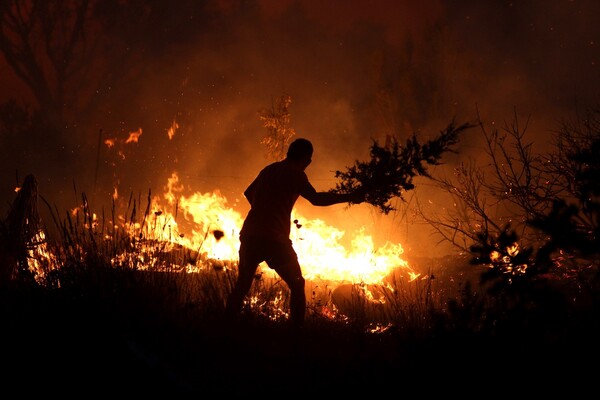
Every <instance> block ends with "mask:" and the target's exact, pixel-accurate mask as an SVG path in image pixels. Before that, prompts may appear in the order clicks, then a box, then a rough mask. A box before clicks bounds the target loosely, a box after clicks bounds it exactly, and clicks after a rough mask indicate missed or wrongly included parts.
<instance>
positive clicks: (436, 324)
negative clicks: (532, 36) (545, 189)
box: [0, 196, 599, 395]
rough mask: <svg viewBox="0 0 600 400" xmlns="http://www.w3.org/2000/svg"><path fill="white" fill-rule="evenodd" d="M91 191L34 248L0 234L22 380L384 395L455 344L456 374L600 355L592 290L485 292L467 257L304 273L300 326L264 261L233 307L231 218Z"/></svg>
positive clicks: (431, 366)
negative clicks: (204, 217) (193, 237)
mask: <svg viewBox="0 0 600 400" xmlns="http://www.w3.org/2000/svg"><path fill="white" fill-rule="evenodd" d="M82 200H83V201H82V206H81V207H80V208H77V209H76V210H73V211H72V212H69V213H67V216H66V217H65V218H64V219H61V218H59V217H58V213H56V212H55V213H53V222H54V223H55V224H56V227H57V228H58V229H57V230H56V231H57V232H58V233H59V234H58V235H55V236H53V235H45V236H44V237H43V240H42V241H40V240H39V239H40V236H37V235H33V236H31V235H29V236H26V237H25V236H23V237H22V239H23V241H22V242H21V246H20V247H19V249H24V248H25V249H27V252H26V253H23V252H21V253H16V252H12V253H11V251H13V249H11V247H10V246H6V245H4V244H5V243H14V240H13V241H12V242H8V241H7V236H3V237H2V240H3V245H4V246H3V247H2V249H3V251H4V252H5V254H7V255H10V256H11V257H3V260H4V261H3V263H4V264H3V271H8V270H9V268H13V270H12V271H11V274H10V275H12V276H13V278H12V279H5V280H4V281H3V282H2V292H1V296H2V297H1V299H0V300H1V301H0V305H1V306H0V307H1V308H0V319H1V320H2V321H3V323H4V326H5V327H6V328H5V329H4V330H3V337H2V344H3V354H4V355H5V357H4V362H5V363H6V365H8V366H10V371H12V372H11V373H10V374H9V377H10V380H11V381H12V382H13V384H14V385H19V384H27V383H28V382H29V380H30V379H34V380H35V381H36V382H37V384H36V387H37V388H40V391H41V392H44V393H48V391H52V388H57V382H63V383H62V384H61V385H59V386H60V389H59V390H57V391H58V392H60V393H68V392H73V393H78V392H79V390H81V389H82V388H83V389H87V390H90V389H91V388H93V390H94V391H96V392H97V393H105V394H110V393H114V391H115V390H117V388H118V390H121V392H122V393H131V394H137V395H139V394H157V393H168V394H186V395H189V394H207V393H212V394H220V395H227V394H229V395H241V394H256V395H260V394H274V393H278V392H279V391H281V390H289V389H290V388H291V387H292V383H290V379H291V378H290V374H291V375H292V376H294V377H295V379H297V380H298V385H299V386H297V387H295V390H296V391H297V393H299V394H300V393H302V394H306V395H311V394H321V395H323V394H328V395H329V394H337V395H339V394H365V393H370V394H377V393H380V392H381V393H387V390H388V388H389V387H390V384H391V383H390V382H397V381H398V380H402V379H405V380H409V381H414V380H415V379H422V380H427V379H429V378H431V376H432V374H434V373H438V372H442V371H444V372H445V373H449V374H452V373H453V368H454V367H453V366H452V364H453V363H454V362H455V360H457V359H460V360H463V361H464V362H465V364H464V365H463V367H462V368H463V370H461V373H464V374H467V373H470V374H476V375H472V376H480V375H481V376H483V374H482V371H483V370H482V368H481V366H482V365H485V369H486V373H490V374H492V373H493V372H494V371H495V372H499V370H500V368H499V365H502V363H503V362H508V361H510V362H524V361H526V362H530V363H531V364H532V365H534V364H535V366H536V367H540V366H544V367H547V366H549V365H552V363H553V362H552V360H553V359H554V357H559V356H563V357H567V359H569V360H573V359H574V356H573V354H575V353H573V351H574V350H575V351H582V350H583V349H584V348H586V346H588V345H590V344H593V346H590V347H588V348H586V351H587V352H588V354H589V353H591V354H597V350H598V348H597V346H595V342H596V341H595V334H597V333H598V332H599V329H598V328H599V326H598V322H597V321H599V319H598V318H596V317H597V316H598V312H597V307H596V304H597V301H594V300H593V299H592V301H590V303H589V304H588V305H586V306H584V307H580V308H578V309H577V311H575V310H574V308H575V307H571V306H572V305H573V302H570V301H566V302H565V301H564V300H565V299H564V298H563V297H562V296H561V292H560V290H557V291H552V293H549V294H548V295H547V296H545V297H539V298H532V297H529V298H527V303H518V302H517V304H509V302H507V301H504V300H507V298H500V297H498V298H492V299H490V298H489V297H488V296H486V293H485V291H484V289H483V288H482V287H480V286H479V284H478V282H479V281H478V277H479V275H480V273H481V272H482V271H481V270H477V269H476V268H478V267H474V266H472V265H469V263H468V260H467V259H466V258H464V257H448V258H444V259H420V260H411V262H410V265H411V266H412V268H410V269H408V268H395V269H393V270H391V272H390V273H389V274H388V275H387V276H385V278H384V279H382V280H381V281H379V282H373V283H366V282H339V281H331V280H327V279H321V278H315V279H311V280H307V285H306V290H307V299H308V310H307V313H308V315H307V324H306V327H305V328H304V331H303V332H296V331H290V330H289V328H288V326H287V324H286V321H287V318H288V314H287V310H288V302H289V293H288V291H287V288H286V286H285V285H284V284H283V283H282V282H281V281H280V280H279V279H278V278H277V276H274V275H273V274H271V273H270V272H269V270H268V269H264V268H263V269H261V270H260V272H259V273H258V274H257V276H256V280H255V284H254V285H253V288H252V291H251V293H250V300H249V301H248V302H247V303H246V304H245V308H244V310H243V313H242V318H241V319H240V320H239V321H236V322H231V321H227V320H225V318H224V312H223V311H224V310H223V308H224V303H225V298H226V295H227V293H228V292H229V290H230V289H231V287H232V284H233V281H234V278H235V273H236V264H235V260H228V259H218V258H215V257H213V256H211V254H210V252H209V251H208V248H206V247H205V245H206V244H207V243H208V240H209V239H210V240H212V239H215V240H217V241H218V238H217V236H221V237H222V235H221V233H222V232H223V231H221V230H219V229H216V228H214V225H210V224H209V225H208V226H209V227H210V226H213V228H206V229H205V230H204V234H203V238H204V239H203V240H204V242H200V243H199V244H197V245H195V246H193V247H189V246H186V245H184V244H182V243H179V242H177V241H176V240H173V239H174V238H180V236H179V234H178V231H177V229H175V228H176V226H177V225H176V223H175V221H174V218H175V217H172V216H166V213H164V212H161V211H159V210H157V209H154V208H153V206H152V200H151V198H150V196H148V199H147V200H148V205H147V206H146V207H145V212H144V213H142V214H141V215H140V214H139V213H138V212H137V211H136V210H137V208H138V205H139V204H140V203H139V201H133V200H131V201H130V202H129V204H128V207H127V209H126V210H125V212H123V213H119V212H117V210H116V207H114V206H113V208H112V209H111V210H110V213H109V214H110V217H107V216H106V215H105V214H104V213H100V214H99V215H100V217H97V216H96V214H95V213H94V212H93V211H92V210H91V209H90V207H89V205H88V202H87V200H86V198H85V196H82ZM28 204H30V203H28ZM15 206H17V205H15ZM49 208H50V207H49ZM27 210H28V211H27V213H30V214H29V215H26V220H27V217H28V218H29V220H37V219H36V218H35V217H36V215H31V213H35V212H36V209H35V208H31V207H29V208H28V209H27ZM27 213H26V214H27ZM119 215H125V216H127V217H120V216H119ZM32 217H34V218H33V219H32ZM4 227H5V228H7V226H4ZM3 232H5V233H6V232H7V230H4V231H3ZM214 232H220V233H217V234H216V235H215V234H214ZM211 233H213V234H212V235H211ZM211 236H212V237H211ZM32 237H35V238H37V239H36V241H31V240H29V239H31V238H32ZM28 238H29V239H28ZM13 239H14V237H13ZM19 257H21V258H19ZM14 260H20V263H15V262H14ZM9 262H12V264H9ZM4 276H8V275H7V274H5V275H4ZM508 300H511V301H513V303H514V302H515V298H510V299H508ZM567 300H568V299H567ZM550 301H552V303H548V302H550ZM545 302H546V303H545ZM577 306H580V304H579V303H578V304H577ZM549 349H551V352H548V350H549ZM567 350H568V351H567ZM550 354H552V357H549V355H550ZM59 362H60V365H61V368H60V370H57V368H56V366H57V363H59ZM546 363H548V364H546ZM32 365H34V366H35V368H32V367H31V366H32ZM23 371H31V372H28V373H26V374H24V373H23ZM397 384H398V383H392V385H397Z"/></svg>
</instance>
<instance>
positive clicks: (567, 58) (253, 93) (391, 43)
mask: <svg viewBox="0 0 600 400" xmlns="http://www.w3.org/2000/svg"><path fill="white" fill-rule="evenodd" d="M253 4H254V3H252V2H240V3H238V2H228V1H218V2H215V10H217V11H218V13H219V19H218V21H213V24H212V25H211V29H209V30H205V31H204V32H203V34H202V35H200V36H198V37H195V38H194V39H195V40H191V38H189V39H188V40H180V41H177V42H173V43H172V45H171V46H169V47H168V48H164V47H161V48H160V51H159V50H156V54H152V62H151V63H147V64H145V65H144V67H143V68H141V69H140V70H139V71H137V73H136V79H135V81H132V82H131V83H130V85H128V86H127V87H122V88H99V89H98V90H99V91H102V93H103V96H104V97H103V99H104V100H105V101H104V103H103V104H104V105H103V107H102V108H99V112H98V113H97V114H96V115H95V116H94V117H93V118H91V119H89V120H83V121H78V123H77V124H76V125H74V126H70V127H68V129H67V131H68V132H70V135H72V137H69V138H68V143H70V145H69V146H68V149H67V150H65V151H66V152H67V153H69V154H70V157H69V159H71V158H72V159H75V160H76V161H72V162H71V161H70V162H69V164H68V165H66V166H65V165H62V166H61V167H60V168H59V165H60V164H61V160H60V158H61V157H54V158H53V157H47V158H45V159H41V160H35V159H27V160H25V159H23V158H22V157H21V158H20V159H10V151H8V152H7V153H8V154H7V155H6V156H7V159H6V160H4V162H3V165H5V166H8V167H7V168H5V171H4V173H3V176H2V177H3V181H4V184H3V185H2V189H3V195H4V198H6V199H10V198H11V196H12V195H13V192H12V189H13V188H14V186H15V185H14V183H15V179H14V171H15V170H19V171H21V175H22V176H24V175H25V174H26V173H33V174H35V175H38V176H39V178H38V179H39V182H40V193H41V194H43V195H44V194H45V195H46V197H47V198H48V199H49V201H50V202H51V203H52V204H57V208H58V209H61V210H62V209H63V208H66V207H68V206H74V205H76V204H75V203H76V202H77V201H79V200H78V199H77V196H76V194H75V193H73V192H74V188H73V186H76V188H77V190H78V191H81V192H86V193H88V195H90V197H91V198H92V199H93V201H94V202H95V204H97V205H104V204H106V203H107V202H110V199H111V196H112V195H113V194H114V190H115V189H114V188H115V187H117V188H118V193H119V196H121V198H123V199H127V198H128V197H129V196H130V194H134V196H141V198H145V195H146V193H147V192H148V191H149V190H151V191H152V193H153V194H160V193H162V192H163V191H164V186H165V185H166V183H167V179H168V177H169V176H171V174H172V173H173V172H177V173H178V175H179V177H180V181H181V183H182V184H183V185H184V186H185V190H187V191H188V192H210V191H215V190H217V191H219V192H220V193H221V194H222V195H223V196H225V197H226V198H227V199H228V201H229V202H230V203H231V204H232V205H235V206H236V207H238V208H239V209H240V210H241V211H242V212H245V211H246V210H247V205H246V203H245V200H244V199H243V196H242V192H243V190H244V189H245V187H246V186H247V184H248V183H249V182H250V181H251V180H252V179H253V178H254V177H255V176H256V174H257V173H258V171H259V169H260V168H262V167H263V166H264V165H265V164H266V163H268V162H270V161H272V160H270V159H269V158H268V157H267V152H266V148H265V147H264V146H263V145H261V144H260V140H261V138H262V137H263V136H264V135H265V134H266V130H265V128H263V127H262V126H261V122H260V120H259V118H258V114H257V113H258V111H259V110H260V109H263V108H270V107H271V106H272V105H273V104H274V101H276V99H277V98H278V97H280V96H282V95H284V94H288V95H290V96H291V98H292V104H291V107H290V112H291V127H292V128H293V129H295V131H296V132H297V135H298V136H299V137H306V138H308V139H310V140H312V141H313V143H314V146H315V156H314V158H313V164H312V165H311V166H310V167H309V169H308V170H307V173H308V175H309V178H311V180H312V182H313V184H314V186H315V187H316V188H317V189H318V190H328V189H330V188H332V187H334V185H335V179H334V173H335V171H336V170H341V169H344V168H345V167H346V166H350V165H352V164H353V163H354V161H355V160H362V159H365V158H366V157H367V156H368V149H369V145H370V144H371V142H372V140H378V141H379V142H380V143H383V141H384V140H385V137H386V135H395V136H397V137H399V138H401V139H402V138H403V137H405V136H406V135H408V134H410V133H412V132H413V131H414V132H418V133H419V134H420V135H422V136H423V137H424V138H427V137H428V136H431V135H435V134H437V133H438V132H439V131H440V130H442V129H443V128H444V127H445V126H446V125H447V124H448V123H449V122H450V121H451V120H452V119H453V118H457V120H458V121H459V122H465V121H469V120H473V119H474V118H475V117H476V115H477V114H476V113H477V111H479V113H480V116H481V117H482V119H483V121H484V122H485V123H495V124H497V125H498V126H501V125H502V124H503V122H504V121H508V120H511V119H512V118H513V116H514V114H515V111H516V112H517V113H518V114H519V115H523V116H525V117H527V116H530V118H531V123H530V125H531V128H530V130H531V134H532V135H533V136H532V137H531V140H532V141H538V139H542V140H539V141H540V145H541V144H543V143H548V137H549V135H550V134H551V130H552V129H553V128H556V124H557V122H558V121H559V119H560V118H563V117H567V116H568V115H569V114H571V113H573V112H574V111H575V110H577V108H578V107H587V106H594V105H595V104H594V102H595V101H596V98H597V96H598V89H599V87H600V82H599V81H598V79H597V77H598V62H600V59H599V57H598V56H599V51H598V43H597V41H598V38H599V34H600V26H598V24H597V23H595V21H594V16H596V15H599V12H600V4H598V2H595V1H571V2H567V1H520V2H479V1H453V2H437V1H432V2H409V1H372V2H364V1H340V2H337V1H330V2H325V3H323V2H320V1H292V0H289V1H274V0H262V1H259V2H257V3H256V4H255V7H253V6H252V5H253ZM184 23H199V22H195V21H194V19H191V18H190V19H189V20H186V21H183V20H182V21H181V24H184ZM11 85H12V83H11ZM18 95H19V93H16V92H14V93H10V97H18ZM173 127H176V128H173ZM169 129H171V131H169ZM139 130H141V132H142V134H141V135H140V137H139V139H138V141H137V142H135V143H125V142H126V139H127V138H128V136H129V134H130V133H131V132H136V131H139ZM107 140H112V141H114V143H116V144H115V145H114V146H113V147H109V146H107V145H106V144H105V143H106V141H107ZM99 144H100V147H99ZM27 145H32V144H31V143H30V142H29V143H27ZM479 146H480V143H479V141H478V132H476V131H471V132H470V133H468V134H467V135H466V136H464V137H463V142H461V144H460V148H459V150H460V153H459V155H458V156H452V157H449V158H448V159H447V160H446V161H447V162H448V167H450V168H451V166H452V164H453V163H455V162H458V161H460V160H461V159H464V158H466V157H471V156H474V155H476V154H481V149H480V147H479ZM56 158H58V159H56ZM55 167H56V168H55ZM73 182H75V184H74V183H73ZM423 188H427V182H424V183H423ZM423 193H424V196H429V195H430V194H429V193H427V190H424V191H423ZM92 195H93V196H92ZM431 195H433V194H431ZM412 196H413V194H412V193H409V194H408V195H407V198H408V200H409V202H408V203H401V202H400V203H398V204H399V210H398V212H397V213H395V214H394V215H392V216H388V217H384V216H382V215H379V214H377V212H375V211H374V210H372V209H370V208H369V207H368V206H366V205H360V206H354V207H351V208H350V209H349V210H348V209H346V208H345V207H341V206H340V207H338V206H334V207H331V208H328V209H318V208H315V207H311V206H309V205H307V204H306V203H304V202H303V201H300V202H299V203H298V207H299V208H300V209H301V213H302V215H306V216H307V217H308V218H313V217H314V218H316V217H319V218H323V219H326V220H327V222H328V223H330V224H335V225H339V226H340V227H342V228H343V227H348V229H355V228H359V227H362V226H364V227H366V228H368V229H372V230H373V231H375V232H377V234H378V236H379V237H378V239H379V240H392V241H395V240H397V241H400V242H402V243H403V244H404V243H405V244H406V247H407V248H409V249H413V250H414V251H417V250H418V249H420V250H421V251H424V252H425V253H428V254H431V252H432V251H435V250H432V249H431V248H434V247H435V240H433V239H432V237H431V236H430V231H429V230H428V228H427V226H423V225H414V224H413V223H414V219H413V218H412V217H411V213H410V211H409V208H410V206H411V205H413V204H411V203H410V201H411V199H412ZM423 243H428V244H429V243H431V248H428V247H429V245H427V246H423Z"/></svg>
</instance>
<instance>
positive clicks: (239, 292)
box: [225, 241, 259, 318]
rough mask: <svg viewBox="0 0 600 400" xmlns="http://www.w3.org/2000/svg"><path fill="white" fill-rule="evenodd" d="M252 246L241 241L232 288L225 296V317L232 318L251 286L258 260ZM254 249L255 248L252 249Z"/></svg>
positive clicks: (239, 309)
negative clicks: (235, 277)
mask: <svg viewBox="0 0 600 400" xmlns="http://www.w3.org/2000/svg"><path fill="white" fill-rule="evenodd" d="M252 247H253V246H249V245H247V244H246V243H244V242H243V241H242V243H241V244H240V251H239V263H238V276H237V280H236V283H235V285H234V287H233V290H232V291H231V293H230V294H229V296H228V297H227V304H226V305H225V313H226V315H227V317H229V318H234V317H235V316H236V315H237V314H239V312H240V311H241V309H242V305H243V304H244V298H245V297H246V295H247V294H248V292H249V291H250V288H251V287H252V281H253V279H254V276H255V274H256V269H257V268H258V264H259V262H257V261H256V260H257V259H256V257H255V255H254V254H253V253H252V250H253V249H252ZM254 250H255V249H254Z"/></svg>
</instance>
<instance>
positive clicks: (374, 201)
mask: <svg viewBox="0 0 600 400" xmlns="http://www.w3.org/2000/svg"><path fill="white" fill-rule="evenodd" d="M474 126H475V125H474V124H472V123H464V124H462V125H459V126H457V125H456V124H455V121H454V120H453V121H452V122H451V123H450V124H449V125H448V127H446V129H445V130H443V131H441V132H440V135H439V136H438V137H437V138H435V139H433V140H430V141H428V142H426V143H424V144H421V143H419V141H418V138H417V136H416V134H413V135H412V137H410V138H409V139H408V140H407V141H406V144H405V145H404V146H402V145H401V144H400V143H398V141H397V140H396V139H392V141H391V142H390V143H389V144H388V145H387V146H384V147H382V146H380V145H379V144H378V143H377V141H376V140H374V141H373V144H372V145H371V148H370V154H371V159H370V160H369V161H368V162H362V161H356V162H355V164H354V165H353V166H352V167H348V168H346V171H336V172H335V177H336V178H338V180H339V181H338V183H337V184H336V187H335V189H332V190H331V191H332V192H335V193H351V192H354V191H356V190H362V191H364V192H365V193H366V199H365V201H366V202H367V203H369V204H371V205H373V206H375V207H377V208H379V209H380V211H381V212H382V213H384V214H388V213H389V212H390V211H393V210H394V207H392V206H391V205H390V200H391V199H392V198H394V197H398V198H400V199H402V200H404V198H403V196H402V194H403V193H404V192H406V191H408V190H412V189H414V185H413V178H414V177H415V176H424V177H430V176H429V172H428V169H427V168H428V166H431V165H439V164H440V159H441V157H442V155H443V154H444V153H446V152H455V151H454V150H453V149H452V146H454V145H455V144H457V143H458V141H459V134H460V133H462V132H463V131H465V130H466V129H469V128H472V127H474Z"/></svg>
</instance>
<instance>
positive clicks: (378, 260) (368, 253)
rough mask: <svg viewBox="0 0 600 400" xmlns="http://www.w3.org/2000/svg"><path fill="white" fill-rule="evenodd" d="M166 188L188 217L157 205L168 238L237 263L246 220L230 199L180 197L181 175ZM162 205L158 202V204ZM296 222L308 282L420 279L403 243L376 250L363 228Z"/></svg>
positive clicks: (167, 197)
mask: <svg viewBox="0 0 600 400" xmlns="http://www.w3.org/2000/svg"><path fill="white" fill-rule="evenodd" d="M165 189H166V192H165V193H164V194H163V199H164V200H166V202H167V203H168V204H169V206H170V207H175V206H176V208H177V209H178V212H179V215H178V216H177V218H179V219H181V217H183V221H180V223H177V222H176V217H175V216H173V215H171V214H169V213H167V212H165V211H164V209H162V208H161V207H158V206H157V207H158V208H160V209H161V212H164V214H163V215H161V220H162V221H163V222H161V223H163V224H167V221H168V225H169V227H170V229H171V232H172V233H173V235H172V236H170V237H168V238H163V239H166V240H170V241H174V242H176V243H177V244H178V245H181V246H184V247H187V248H189V249H194V250H197V251H198V252H199V253H200V254H201V255H202V256H203V257H206V258H207V259H209V260H215V261H221V262H223V263H225V265H227V264H231V263H235V262H236V261H237V257H238V249H239V231H240V229H241V226H242V223H243V216H242V215H241V214H240V213H239V212H237V211H236V210H234V209H233V208H231V207H230V206H229V205H228V203H227V199H226V198H225V197H224V196H222V195H221V194H220V193H219V192H218V191H215V192H213V193H198V192H196V193H193V194H191V195H189V196H184V195H181V194H180V193H181V192H182V191H183V185H182V184H181V183H180V182H179V178H178V176H177V174H176V173H173V174H172V175H171V177H170V178H169V180H168V183H167V186H166V188H165ZM159 201H160V199H156V203H157V205H158V203H159ZM292 219H296V220H298V221H302V223H301V224H300V225H301V227H300V228H294V229H293V230H292V233H291V235H290V238H291V239H292V242H293V243H294V248H295V249H296V251H297V253H298V258H299V260H300V264H301V265H302V269H303V273H304V276H305V278H306V279H307V280H317V279H319V280H327V281H331V282H338V283H342V282H349V283H366V284H377V283H380V282H382V281H383V280H384V278H385V277H386V276H388V275H389V274H390V273H391V272H392V271H393V270H395V269H397V268H403V269H405V270H406V271H408V272H409V276H411V279H415V278H416V277H417V276H418V274H415V273H413V271H412V270H411V268H410V267H409V265H408V263H407V262H406V261H405V260H403V259H402V257H401V256H402V254H403V252H404V249H403V248H402V246H401V245H400V244H394V243H390V242H388V243H386V244H385V245H383V246H382V247H379V248H376V246H375V244H374V241H373V238H372V236H371V235H369V234H368V233H367V232H365V231H364V230H363V229H361V230H358V231H357V232H354V233H351V234H350V233H347V232H345V231H343V230H339V229H337V228H335V227H332V226H329V225H327V224H326V223H325V222H324V221H322V220H320V219H314V220H307V219H305V218H303V217H302V216H301V215H299V214H298V213H297V212H296V211H295V210H294V212H293V215H292ZM183 226H185V228H184V227H183ZM293 226H297V225H293ZM215 232H219V234H218V235H216V234H214V233H215ZM175 233H176V234H175ZM346 235H349V237H350V239H351V240H350V243H351V246H350V248H346V247H344V246H343V245H342V244H341V239H342V238H343V237H345V236H346ZM195 267H198V266H195ZM260 270H261V271H262V272H264V273H267V275H269V273H270V274H271V275H270V276H271V277H276V274H275V272H274V271H272V270H270V269H269V268H268V266H266V265H261V269H260Z"/></svg>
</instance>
